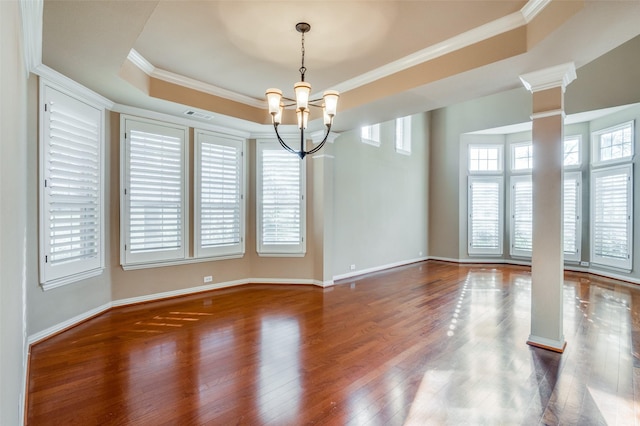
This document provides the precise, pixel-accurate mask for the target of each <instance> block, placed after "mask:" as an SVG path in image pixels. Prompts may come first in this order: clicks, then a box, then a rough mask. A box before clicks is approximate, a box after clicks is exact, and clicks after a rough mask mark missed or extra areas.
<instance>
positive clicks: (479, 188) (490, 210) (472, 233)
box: [469, 177, 502, 254]
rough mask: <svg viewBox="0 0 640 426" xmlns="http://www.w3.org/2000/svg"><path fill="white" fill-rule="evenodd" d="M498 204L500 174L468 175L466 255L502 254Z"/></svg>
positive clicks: (500, 188)
mask: <svg viewBox="0 0 640 426" xmlns="http://www.w3.org/2000/svg"><path fill="white" fill-rule="evenodd" d="M501 205H502V178H501V177H469V254H502V213H501V212H502V208H501Z"/></svg>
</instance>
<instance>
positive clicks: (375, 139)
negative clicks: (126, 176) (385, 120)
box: [360, 123, 380, 146]
mask: <svg viewBox="0 0 640 426" xmlns="http://www.w3.org/2000/svg"><path fill="white" fill-rule="evenodd" d="M360 137H361V140H362V142H363V143H366V144H367V145H373V146H380V123H377V124H372V125H370V126H363V127H362V128H361V129H360Z"/></svg>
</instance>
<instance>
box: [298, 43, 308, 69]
mask: <svg viewBox="0 0 640 426" xmlns="http://www.w3.org/2000/svg"><path fill="white" fill-rule="evenodd" d="M301 50H302V66H301V67H300V69H299V70H298V71H300V77H301V80H302V81H304V74H305V73H306V72H307V69H306V68H305V66H304V32H302V49H301Z"/></svg>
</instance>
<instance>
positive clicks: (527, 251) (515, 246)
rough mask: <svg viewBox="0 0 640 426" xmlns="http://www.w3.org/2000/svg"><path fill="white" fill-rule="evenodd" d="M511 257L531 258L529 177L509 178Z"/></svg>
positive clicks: (531, 193)
mask: <svg viewBox="0 0 640 426" xmlns="http://www.w3.org/2000/svg"><path fill="white" fill-rule="evenodd" d="M510 237H511V255H512V256H528V257H531V247H532V245H533V185H532V183H531V175H526V176H512V177H511V232H510Z"/></svg>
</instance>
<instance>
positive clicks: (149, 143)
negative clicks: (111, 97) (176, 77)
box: [122, 117, 187, 264]
mask: <svg viewBox="0 0 640 426" xmlns="http://www.w3.org/2000/svg"><path fill="white" fill-rule="evenodd" d="M123 120H124V122H125V124H124V126H123V128H124V129H125V167H124V169H125V170H124V171H125V180H124V185H125V186H124V188H123V192H124V196H125V202H124V208H125V211H124V215H123V217H124V220H123V221H122V222H123V225H124V237H125V238H124V239H123V240H124V244H125V247H124V248H123V249H124V253H125V258H124V264H133V263H140V262H157V261H167V260H177V259H183V258H184V257H185V255H186V232H185V229H187V226H186V217H187V216H186V203H185V193H186V167H185V143H186V129H185V128H182V127H170V126H168V125H163V124H157V123H153V122H149V121H139V119H135V118H129V117H125V118H123Z"/></svg>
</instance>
